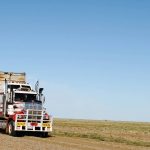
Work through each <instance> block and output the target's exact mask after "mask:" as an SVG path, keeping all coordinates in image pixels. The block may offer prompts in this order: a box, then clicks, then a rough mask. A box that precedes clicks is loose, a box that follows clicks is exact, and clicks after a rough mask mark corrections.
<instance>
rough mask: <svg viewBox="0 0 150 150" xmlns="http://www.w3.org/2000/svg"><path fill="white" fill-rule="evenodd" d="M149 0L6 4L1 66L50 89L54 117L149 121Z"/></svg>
mask: <svg viewBox="0 0 150 150" xmlns="http://www.w3.org/2000/svg"><path fill="white" fill-rule="evenodd" d="M149 8H150V2H149V1H148V0H132V1H131V0H126V1H123V0H114V1H112V0H75V1H73V0H64V1H61V0H55V1H54V0H45V1H40V0H36V1H35V0H32V1H29V0H26V1H19V0H18V1H16V0H14V1H5V2H4V1H3V2H2V1H1V2H0V50H1V51H0V52H1V54H0V57H1V58H0V60H1V61H0V62H1V63H0V70H2V71H16V72H22V71H23V72H26V73H27V77H28V81H29V82H30V83H31V84H32V85H33V83H34V82H36V80H40V83H41V86H43V87H44V88H45V95H46V100H47V102H46V104H45V106H46V107H47V110H48V112H49V113H51V114H52V115H53V116H54V117H59V118H84V119H100V120H101V119H109V120H129V121H130V120H132V121H150V117H149V116H150V109H149V105H150V69H149V66H150V44H149V39H150V19H149V16H150V10H149Z"/></svg>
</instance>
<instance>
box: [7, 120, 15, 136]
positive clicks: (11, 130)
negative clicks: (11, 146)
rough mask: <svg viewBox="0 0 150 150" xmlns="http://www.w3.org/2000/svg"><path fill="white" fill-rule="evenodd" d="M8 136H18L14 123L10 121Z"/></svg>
mask: <svg viewBox="0 0 150 150" xmlns="http://www.w3.org/2000/svg"><path fill="white" fill-rule="evenodd" d="M8 134H9V135H11V136H16V131H15V130H14V121H10V122H9V124H8Z"/></svg>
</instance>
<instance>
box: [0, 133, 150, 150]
mask: <svg viewBox="0 0 150 150" xmlns="http://www.w3.org/2000/svg"><path fill="white" fill-rule="evenodd" d="M0 149H1V150H21V149H22V150H148V149H150V148H146V147H140V146H130V145H125V144H116V143H111V142H102V141H95V140H91V139H83V138H73V137H59V136H56V137H48V138H40V137H34V136H24V137H11V136H9V135H6V134H2V133H0Z"/></svg>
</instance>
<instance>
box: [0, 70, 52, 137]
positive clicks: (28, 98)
mask: <svg viewBox="0 0 150 150" xmlns="http://www.w3.org/2000/svg"><path fill="white" fill-rule="evenodd" d="M19 75H20V76H19ZM21 75H22V78H21ZM23 75H25V74H17V76H15V74H13V73H9V76H8V73H7V74H6V76H5V75H3V77H4V76H5V77H6V78H5V80H4V79H3V90H2V89H0V90H1V91H3V92H0V128H2V129H5V130H6V133H8V134H9V135H13V136H14V135H17V134H22V133H24V132H36V133H40V135H42V136H43V137H46V136H48V133H49V132H52V117H51V116H50V115H48V113H47V112H46V109H45V108H44V107H43V103H44V101H45V97H44V95H43V93H42V91H43V88H39V83H38V84H36V88H35V90H33V89H32V87H31V86H30V85H29V84H27V83H26V81H25V77H24V76H23ZM0 77H1V73H0ZM11 77H13V78H14V79H15V80H12V79H11ZM8 79H9V80H8ZM20 79H23V80H21V81H20ZM0 81H2V79H1V78H0ZM1 87H2V85H1Z"/></svg>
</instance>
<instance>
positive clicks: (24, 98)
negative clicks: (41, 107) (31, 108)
mask: <svg viewBox="0 0 150 150" xmlns="http://www.w3.org/2000/svg"><path fill="white" fill-rule="evenodd" d="M15 101H21V102H34V101H37V100H36V94H23V93H15Z"/></svg>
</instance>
